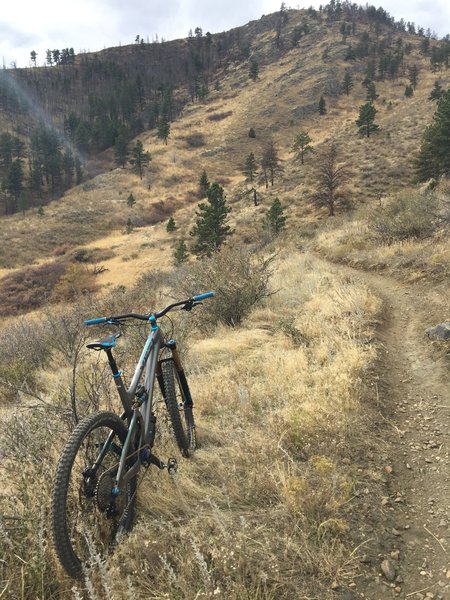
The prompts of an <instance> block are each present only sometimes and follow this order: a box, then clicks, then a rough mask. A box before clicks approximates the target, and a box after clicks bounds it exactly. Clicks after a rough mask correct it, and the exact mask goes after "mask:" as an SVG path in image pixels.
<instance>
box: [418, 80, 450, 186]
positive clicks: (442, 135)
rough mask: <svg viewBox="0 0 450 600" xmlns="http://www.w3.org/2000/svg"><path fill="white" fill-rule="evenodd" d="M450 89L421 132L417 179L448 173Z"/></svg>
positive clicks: (449, 154)
mask: <svg viewBox="0 0 450 600" xmlns="http://www.w3.org/2000/svg"><path fill="white" fill-rule="evenodd" d="M449 132H450V90H447V91H446V92H444V94H443V96H442V97H441V99H440V100H439V101H438V105H437V109H436V112H435V113H434V115H433V121H432V123H431V125H429V126H428V127H427V128H426V129H425V132H424V134H423V137H422V142H421V145H420V151H419V155H418V157H417V159H416V161H415V169H416V173H417V178H418V180H419V181H426V180H427V179H430V178H431V177H434V178H435V179H437V178H439V177H441V176H449V175H450V135H449Z"/></svg>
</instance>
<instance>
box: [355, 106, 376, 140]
mask: <svg viewBox="0 0 450 600" xmlns="http://www.w3.org/2000/svg"><path fill="white" fill-rule="evenodd" d="M377 112H378V111H377V109H376V108H375V107H374V105H373V104H372V103H371V102H367V103H366V104H363V105H362V106H360V107H359V117H358V118H357V119H356V125H357V127H358V128H359V133H360V134H361V135H364V136H366V137H370V134H371V133H373V132H375V131H377V129H379V126H378V125H376V123H375V115H376V114H377Z"/></svg>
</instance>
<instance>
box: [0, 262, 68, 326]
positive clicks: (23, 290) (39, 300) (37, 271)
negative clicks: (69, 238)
mask: <svg viewBox="0 0 450 600" xmlns="http://www.w3.org/2000/svg"><path fill="white" fill-rule="evenodd" d="M66 268H67V264H65V263H62V262H54V263H50V264H46V265H41V266H40V267H30V268H27V269H21V270H20V271H16V272H15V273H11V274H10V275H6V276H5V277H3V278H2V280H1V281H0V314H1V315H2V316H7V315H13V314H18V313H21V312H26V311H28V310H33V309H35V308H39V307H40V306H42V305H43V304H45V303H46V302H48V301H49V299H50V296H51V295H52V292H53V290H54V288H55V287H56V286H57V285H58V283H59V282H60V280H61V278H62V277H63V276H64V274H65V272H66Z"/></svg>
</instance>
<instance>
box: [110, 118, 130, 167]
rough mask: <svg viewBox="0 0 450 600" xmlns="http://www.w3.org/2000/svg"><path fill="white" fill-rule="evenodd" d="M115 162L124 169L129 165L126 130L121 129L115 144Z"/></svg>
mask: <svg viewBox="0 0 450 600" xmlns="http://www.w3.org/2000/svg"><path fill="white" fill-rule="evenodd" d="M113 152H114V162H115V163H116V165H118V166H119V167H122V169H123V168H124V167H125V165H126V164H127V160H128V142H127V138H126V135H125V131H124V128H121V129H120V131H119V133H118V134H117V137H116V140H115V142H114V148H113Z"/></svg>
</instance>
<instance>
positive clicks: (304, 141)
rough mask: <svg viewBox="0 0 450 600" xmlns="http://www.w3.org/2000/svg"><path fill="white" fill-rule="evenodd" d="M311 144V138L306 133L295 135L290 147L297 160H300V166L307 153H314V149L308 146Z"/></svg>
mask: <svg viewBox="0 0 450 600" xmlns="http://www.w3.org/2000/svg"><path fill="white" fill-rule="evenodd" d="M311 142H312V139H311V137H310V136H309V134H308V133H307V132H306V131H301V132H300V133H297V135H296V136H295V138H294V145H293V146H292V152H296V153H297V158H300V161H301V163H302V165H303V164H304V159H305V155H306V154H308V153H309V152H314V148H313V147H312V146H310V143H311Z"/></svg>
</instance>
